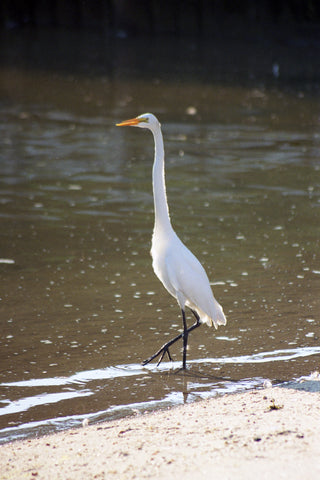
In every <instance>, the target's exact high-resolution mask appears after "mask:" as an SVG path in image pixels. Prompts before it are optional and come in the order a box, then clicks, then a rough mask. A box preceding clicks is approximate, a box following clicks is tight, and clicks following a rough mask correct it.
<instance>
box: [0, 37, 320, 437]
mask: <svg viewBox="0 0 320 480" xmlns="http://www.w3.org/2000/svg"><path fill="white" fill-rule="evenodd" d="M133 43H134V42H133ZM45 45H46V43H45V42H44V44H43V48H45ZM9 47H10V48H9ZM9 47H8V48H9V49H14V48H15V44H14V43H10V44H9ZM16 48H17V47H16ZM39 48H40V47H39ZM68 48H71V47H68ZM88 48H89V47H88ZM130 48H133V47H132V44H131V47H130ZM157 48H159V49H160V50H159V51H158V54H159V56H158V58H163V61H164V62H165V61H166V60H165V58H164V56H163V55H161V52H162V54H163V50H161V46H158V47H157ZM257 48H259V47H257ZM124 50H125V49H124V48H123V46H122V47H121V48H120V51H121V52H122V56H120V58H117V61H115V63H116V64H113V65H112V72H113V73H112V75H110V73H108V71H107V70H108V69H107V68H106V71H104V70H103V69H102V70H103V71H101V70H95V68H98V67H97V64H98V63H99V62H97V64H96V65H94V64H92V63H90V59H89V56H88V57H86V51H85V50H84V53H83V55H84V57H81V59H80V60H79V61H76V59H74V62H80V63H81V62H84V63H85V62H86V61H87V62H88V63H87V64H86V69H83V70H82V72H81V71H80V72H79V70H77V69H76V67H75V66H74V69H73V70H72V69H71V70H72V71H73V73H72V74H71V73H70V71H69V70H68V69H67V68H62V69H61V70H59V73H57V71H56V72H55V73H52V72H50V69H49V66H48V65H44V66H43V68H42V69H41V68H37V69H35V68H31V67H34V59H29V60H30V65H29V67H30V68H26V65H24V66H19V65H17V66H16V67H15V68H13V67H12V66H9V65H7V64H3V65H4V66H3V67H2V69H1V71H0V75H1V79H2V80H3V81H2V98H3V100H2V103H1V106H0V108H1V114H2V118H3V121H2V122H1V125H0V130H1V138H2V139H3V148H2V151H1V164H0V186H1V189H0V216H1V254H0V256H1V258H0V275H1V301H0V322H1V351H0V355H1V367H2V368H1V372H0V378H1V380H0V382H1V383H0V392H1V399H0V405H1V408H0V414H1V417H0V418H1V420H0V426H1V429H2V430H1V432H0V433H1V439H2V441H6V440H7V439H9V438H19V437H24V436H26V435H30V434H35V433H44V432H47V431H51V430H55V429H60V428H67V427H69V426H72V425H78V424H79V423H81V421H82V420H83V419H84V418H89V419H90V421H99V420H102V419H108V418H114V417H117V416H122V415H127V414H131V413H132V412H133V410H134V411H135V410H144V409H153V408H158V407H161V406H168V405H171V404H175V403H181V402H183V401H184V399H185V401H188V402H189V401H192V400H194V399H197V398H199V397H200V398H204V397H206V396H210V395H215V394H217V393H225V392H231V391H237V390H239V389H240V390H241V389H244V388H252V387H254V386H260V385H262V384H263V381H264V379H267V378H268V379H271V380H272V381H274V382H281V381H287V380H290V379H291V378H293V377H297V376H300V375H306V374H308V373H310V371H313V370H316V369H318V368H319V353H320V352H319V327H318V318H319V310H320V309H319V295H318V292H319V282H320V263H319V253H318V252H319V225H320V221H319V206H320V197H319V183H320V182H319V146H320V135H319V128H318V115H319V99H318V97H317V94H316V93H314V92H313V90H312V85H311V86H310V83H306V82H304V81H303V82H302V83H301V84H296V83H295V84H294V85H293V84H292V83H289V82H288V79H290V78H292V77H290V76H289V75H287V77H286V76H285V78H284V80H282V81H283V83H279V84H272V83H271V84H268V81H267V80H266V81H265V83H262V82H261V81H260V80H259V78H260V77H259V78H258V79H257V80H256V81H254V80H252V79H251V80H250V81H249V80H248V81H247V82H246V81H245V78H244V75H245V72H246V69H245V67H244V65H245V64H243V63H241V61H242V60H241V58H240V59H239V65H240V64H241V68H240V67H239V69H238V73H239V76H238V75H235V74H234V73H235V72H234V71H233V68H235V69H236V65H235V64H234V65H233V67H232V68H231V67H230V68H231V71H228V70H227V66H226V65H224V64H223V62H222V63H220V64H219V69H218V70H217V72H216V75H215V74H214V71H213V70H214V69H213V67H212V65H211V67H210V68H211V70H212V76H211V77H210V82H209V81H208V80H207V79H206V81H204V79H205V77H204V70H201V69H200V70H201V71H200V72H199V78H197V76H196V75H195V73H194V72H193V73H191V72H189V69H190V66H189V63H186V64H184V63H179V65H180V66H179V67H178V66H177V63H175V62H173V61H172V57H170V55H169V57H170V58H171V60H170V58H169V59H168V60H167V62H169V64H166V63H165V64H163V72H164V73H162V74H161V72H160V71H159V65H157V66H155V62H153V61H151V64H150V65H149V67H148V72H147V75H146V77H141V75H140V74H138V73H137V71H139V69H137V67H136V66H135V65H133V64H131V65H130V64H129V63H127V64H126V63H125V61H124V58H125V57H124V55H123V51H124ZM67 53H68V52H67ZM69 53H70V52H69ZM127 53H128V54H131V53H132V52H127ZM282 54H283V52H282ZM100 55H102V54H101V51H99V52H98V53H97V56H98V57H99V56H100ZM171 55H172V56H173V57H174V55H175V53H174V52H172V53H171ZM190 55H194V53H190ZM206 55H208V53H207V54H205V53H204V57H205V56H206ZM9 57H10V55H8V58H9ZM204 57H202V60H201V61H202V62H203V65H202V67H201V68H203V69H204V66H205V64H206V62H205V58H204ZM10 58H11V57H10ZM70 58H71V57H70ZM70 58H69V57H68V62H69V61H70ZM95 58H97V57H95ZM99 58H100V57H99ZM188 60H190V58H189V57H188V56H187V57H186V62H187V61H188ZM130 61H131V62H132V63H134V59H133V58H132V57H130ZM171 61H172V62H171ZM68 62H66V63H68ZM74 62H73V63H74ZM218 63H219V62H218ZM77 64H78V63H77ZM88 65H91V69H90V68H89V67H88ZM173 65H175V68H176V69H178V71H177V70H176V71H175V72H173V71H172V70H170V68H169V66H171V67H172V66H173ZM299 65H300V64H299ZM68 67H69V68H70V67H71V61H70V65H68ZM78 67H79V65H78ZM153 68H155V70H153ZM259 68H260V70H258V72H257V76H259V75H262V73H261V72H262V70H263V69H262V66H261V65H259ZM288 68H289V67H288ZM299 68H300V66H299ZM80 70H81V69H80ZM74 72H76V73H74ZM187 72H189V75H187ZM130 73H132V75H129V74H130ZM287 73H289V72H287ZM282 75H285V68H283V67H282V68H281V76H280V79H279V82H281V78H283V77H282ZM183 76H184V77H183ZM182 77H183V78H184V82H182V81H181V78H182ZM128 78H130V81H129V80H128ZM261 78H265V77H263V75H262V77H261ZM266 78H267V77H266ZM227 79H228V80H229V81H227ZM189 107H193V109H192V108H189ZM147 110H151V111H153V112H154V113H156V114H158V116H159V118H161V120H162V123H163V130H164V138H165V144H166V152H167V164H166V174H167V193H168V199H169V203H170V205H172V207H171V216H172V221H173V225H174V227H175V229H176V231H177V233H178V234H179V236H180V237H181V238H182V239H183V241H184V242H185V243H186V245H187V246H188V247H190V248H191V249H192V251H194V253H195V254H196V255H197V256H198V258H199V259H200V260H201V262H203V263H204V265H205V268H206V270H207V272H208V276H209V278H210V279H211V281H212V285H213V286H214V291H215V295H216V296H217V299H218V300H220V301H221V302H222V303H223V305H224V308H225V311H226V314H227V316H228V319H229V323H228V325H227V326H226V328H224V330H223V332H217V333H215V332H214V331H212V330H211V329H210V330H209V329H207V328H206V327H205V326H203V327H201V328H199V329H198V331H197V332H194V335H192V336H191V337H190V350H189V352H188V358H189V360H190V367H189V370H188V372H187V373H186V374H185V375H183V374H181V372H179V371H178V372H177V371H176V369H177V368H179V367H180V364H181V362H180V359H181V353H180V351H179V349H180V347H181V346H180V345H179V346H177V347H176V349H175V350H173V351H172V354H173V355H174V359H177V363H176V362H174V363H173V366H172V367H171V366H170V365H169V364H165V365H163V366H162V367H161V368H158V369H157V368H156V367H155V365H152V366H150V368H142V367H141V366H140V364H139V362H140V361H142V360H143V359H144V358H146V357H148V356H149V355H150V354H151V353H153V351H154V347H155V344H159V346H161V345H162V344H163V343H164V341H165V340H166V339H168V338H171V337H172V336H174V335H175V334H176V332H177V330H179V329H180V328H181V324H180V318H179V315H177V307H176V305H175V303H174V300H171V299H170V297H169V296H168V295H167V293H166V292H165V291H164V290H163V288H162V286H161V285H160V284H159V283H158V281H157V279H156V278H154V275H153V272H152V268H151V259H150V257H149V249H150V239H151V232H152V228H153V204H152V192H151V167H152V153H153V152H152V148H153V146H152V139H151V138H150V137H149V135H147V136H146V138H143V139H141V136H140V135H139V136H137V135H135V134H134V132H130V131H128V132H125V133H124V132H119V131H118V130H116V128H115V127H113V125H114V124H115V123H116V122H117V121H119V120H121V119H122V118H127V117H128V118H129V117H130V116H134V115H136V114H139V113H142V112H143V111H147ZM185 112H187V113H185ZM178 121H179V122H180V123H177V122H178ZM124 135H125V137H124ZM168 300H169V302H170V301H171V303H168ZM188 320H189V321H191V318H189V319H188Z"/></svg>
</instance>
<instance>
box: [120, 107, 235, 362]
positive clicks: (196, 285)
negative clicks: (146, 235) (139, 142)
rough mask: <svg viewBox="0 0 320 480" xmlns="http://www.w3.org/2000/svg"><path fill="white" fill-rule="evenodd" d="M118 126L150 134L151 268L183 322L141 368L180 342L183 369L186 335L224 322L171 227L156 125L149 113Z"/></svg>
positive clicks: (196, 265)
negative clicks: (152, 147)
mask: <svg viewBox="0 0 320 480" xmlns="http://www.w3.org/2000/svg"><path fill="white" fill-rule="evenodd" d="M117 126H118V127H125V126H132V127H141V128H147V129H149V130H151V132H152V134H153V138H154V145H155V153H154V163H153V171H152V185H153V198H154V217H155V220H154V230H153V236H152V247H151V256H152V260H153V262H152V266H153V270H154V272H155V274H156V275H157V277H158V278H159V280H160V281H161V282H162V283H163V285H164V287H165V288H166V289H167V290H168V292H169V293H171V295H172V296H173V297H175V299H176V300H177V302H178V304H179V306H180V308H181V313H182V321H183V332H182V333H181V334H179V335H177V336H176V337H175V338H173V339H172V340H170V341H169V342H167V343H165V344H164V345H163V346H162V347H161V348H160V349H159V350H158V351H157V352H156V353H155V354H154V355H152V356H151V357H149V358H148V359H147V360H145V361H144V362H143V365H146V364H147V363H149V362H151V361H152V360H153V359H154V358H156V357H158V356H160V360H159V362H158V365H159V364H160V363H161V361H162V360H163V357H164V356H165V354H166V353H167V354H168V357H169V359H170V360H172V359H171V355H170V352H169V347H170V346H171V345H172V344H173V343H175V342H176V341H177V340H179V339H180V338H182V339H183V360H182V368H183V369H185V368H186V358H187V344H188V335H189V333H190V332H191V331H192V330H194V329H195V328H197V327H199V326H200V325H201V324H202V323H206V324H207V325H209V326H212V325H214V326H215V328H218V325H226V323H227V320H226V317H225V315H224V313H223V310H222V307H221V305H220V304H219V303H218V302H217V300H216V299H215V298H214V296H213V293H212V290H211V287H210V283H209V280H208V277H207V274H206V272H205V270H204V268H203V266H202V265H201V263H200V262H199V260H198V259H197V258H196V257H195V256H194V255H193V253H191V252H190V250H188V249H187V247H186V246H185V245H184V244H183V243H182V242H181V240H180V239H179V238H178V236H177V234H176V233H175V231H174V230H173V228H172V226H171V222H170V216H169V208H168V203H167V195H166V187H165V175H164V147H163V138H162V133H161V125H160V123H159V121H158V120H157V118H156V117H155V116H154V115H152V114H151V113H145V114H143V115H139V116H138V117H136V118H132V119H130V120H125V121H124V122H121V123H118V124H117ZM186 307H189V308H190V310H191V311H192V313H193V314H194V316H195V318H196V322H195V323H194V324H193V325H192V326H191V327H189V328H188V327H187V322H186V316H185V308H186Z"/></svg>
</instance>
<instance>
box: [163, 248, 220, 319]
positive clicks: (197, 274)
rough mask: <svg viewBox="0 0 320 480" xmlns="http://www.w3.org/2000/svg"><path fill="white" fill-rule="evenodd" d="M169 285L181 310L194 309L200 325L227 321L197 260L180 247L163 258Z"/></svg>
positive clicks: (188, 251)
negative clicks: (201, 322)
mask: <svg viewBox="0 0 320 480" xmlns="http://www.w3.org/2000/svg"><path fill="white" fill-rule="evenodd" d="M166 268H167V274H168V278H169V281H170V284H171V285H172V287H173V288H174V289H175V291H176V295H175V296H176V298H177V300H178V302H179V304H180V306H181V308H184V306H185V305H187V306H188V307H190V308H192V309H195V310H196V311H197V312H198V313H199V315H200V319H201V321H203V322H205V323H208V324H209V325H210V324H211V325H212V323H213V324H214V325H215V326H217V325H220V324H225V323H226V320H225V317H224V314H223V311H222V308H221V306H220V305H219V303H218V302H217V301H216V300H215V298H214V296H213V293H212V290H211V287H210V283H209V279H208V277H207V274H206V272H205V270H204V268H203V266H202V265H201V263H200V262H199V260H198V259H197V258H196V257H195V256H194V255H193V253H191V252H190V250H188V249H187V247H186V246H185V245H184V244H183V243H181V244H180V246H179V249H177V248H175V249H170V250H169V251H168V252H167V255H166Z"/></svg>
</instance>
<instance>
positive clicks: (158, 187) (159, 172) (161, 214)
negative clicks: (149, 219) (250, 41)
mask: <svg viewBox="0 0 320 480" xmlns="http://www.w3.org/2000/svg"><path fill="white" fill-rule="evenodd" d="M152 133H153V137H154V163H153V170H152V185H153V199H154V215H155V219H154V220H155V223H154V228H155V230H157V229H158V228H160V229H166V230H168V229H171V223H170V216H169V208H168V202H167V195H166V185H165V176H164V148H163V138H162V134H161V130H160V128H157V129H156V130H154V131H153V132H152Z"/></svg>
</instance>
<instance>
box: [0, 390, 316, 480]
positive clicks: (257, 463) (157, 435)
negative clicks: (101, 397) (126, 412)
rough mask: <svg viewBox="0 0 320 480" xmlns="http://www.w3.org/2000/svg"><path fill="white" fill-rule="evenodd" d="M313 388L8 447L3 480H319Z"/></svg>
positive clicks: (235, 398) (2, 450) (220, 401)
mask: <svg viewBox="0 0 320 480" xmlns="http://www.w3.org/2000/svg"><path fill="white" fill-rule="evenodd" d="M310 383H311V384H315V383H317V384H318V385H319V384H320V382H310ZM310 389H311V390H313V389H314V390H315V392H310V391H309V392H307V391H302V390H299V384H297V388H278V387H276V388H266V389H263V390H256V391H250V392H246V393H242V394H236V395H229V396H225V397H218V398H213V399H210V400H207V401H200V402H197V403H193V404H187V405H184V406H181V407H174V408H171V409H169V410H165V411H158V412H154V413H147V414H143V415H136V416H134V417H130V418H125V419H121V420H117V421H112V422H108V423H104V424H98V425H92V426H90V425H89V426H86V427H83V428H81V429H77V430H69V431H66V432H61V433H57V434H53V435H50V436H46V437H42V438H38V439H31V440H25V441H20V442H14V443H11V444H6V445H3V446H2V447H0V478H1V480H7V479H19V480H20V479H33V478H38V479H46V480H48V479H49V480H50V479H55V480H56V479H63V480H67V479H73V480H77V479H86V480H88V479H105V478H108V479H109V478H110V479H139V480H140V479H147V478H148V479H153V480H154V479H166V480H169V479H185V480H191V479H192V480H197V479H211V478H212V479H215V480H217V479H223V480H227V479H232V480H234V479H237V480H238V479H246V480H248V479H255V480H257V478H258V479H259V480H262V479H282V478H284V479H290V480H295V479H297V480H298V479H299V480H300V479H304V480H308V479H319V478H320V393H319V388H317V387H316V388H312V385H311V388H310Z"/></svg>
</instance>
